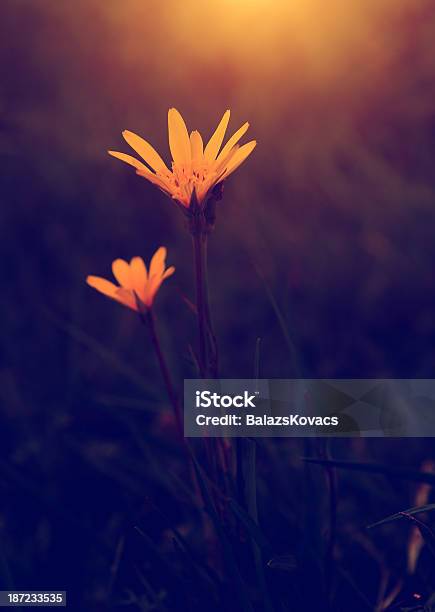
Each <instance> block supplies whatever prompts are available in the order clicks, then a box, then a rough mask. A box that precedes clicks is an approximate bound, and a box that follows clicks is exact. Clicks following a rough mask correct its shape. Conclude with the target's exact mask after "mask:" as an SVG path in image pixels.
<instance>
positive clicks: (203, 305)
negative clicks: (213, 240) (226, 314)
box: [193, 228, 209, 378]
mask: <svg viewBox="0 0 435 612" xmlns="http://www.w3.org/2000/svg"><path fill="white" fill-rule="evenodd" d="M206 242H207V235H206V234H205V233H204V232H203V231H201V229H199V228H196V231H195V232H194V233H193V252H194V258H195V284H196V309H197V316H198V331H199V369H200V374H201V376H202V378H207V375H208V369H209V368H208V342H207V311H208V305H207V298H206V289H205V280H206V276H205V248H206Z"/></svg>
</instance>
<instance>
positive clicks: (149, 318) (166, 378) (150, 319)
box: [145, 308, 183, 438]
mask: <svg viewBox="0 0 435 612" xmlns="http://www.w3.org/2000/svg"><path fill="white" fill-rule="evenodd" d="M145 320H146V322H147V324H148V329H149V332H150V336H151V342H152V345H153V348H154V351H155V353H156V357H157V361H158V362H159V367H160V371H161V373H162V378H163V382H164V383H165V387H166V391H167V394H168V397H169V400H170V402H171V404H172V408H173V410H174V416H175V421H176V424H177V429H178V432H179V434H180V436H181V437H182V438H183V423H182V419H181V408H180V403H179V401H178V396H177V393H176V392H175V389H174V385H173V384H172V380H171V375H170V373H169V368H168V365H167V363H166V359H165V356H164V354H163V351H162V347H161V344H160V340H159V336H158V334H157V329H156V321H155V317H154V313H153V311H152V310H151V308H148V310H147V312H146V315H145Z"/></svg>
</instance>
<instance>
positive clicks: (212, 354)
mask: <svg viewBox="0 0 435 612" xmlns="http://www.w3.org/2000/svg"><path fill="white" fill-rule="evenodd" d="M207 238H208V235H207V234H205V236H204V242H203V264H204V266H203V270H204V275H203V280H204V304H205V317H206V323H207V331H208V341H209V342H210V347H209V360H210V370H211V373H212V375H213V378H217V376H218V370H219V363H218V347H217V340H216V335H215V333H214V330H213V322H212V318H211V312H210V299H209V292H208V248H207V247H208V239H207Z"/></svg>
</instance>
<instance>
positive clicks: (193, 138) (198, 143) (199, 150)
mask: <svg viewBox="0 0 435 612" xmlns="http://www.w3.org/2000/svg"><path fill="white" fill-rule="evenodd" d="M190 148H191V150H192V162H194V163H195V162H196V163H197V164H200V163H202V158H203V154H204V144H203V142H202V137H201V134H200V133H199V132H198V131H197V130H194V131H193V132H192V133H191V134H190Z"/></svg>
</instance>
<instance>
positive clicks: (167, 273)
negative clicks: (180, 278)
mask: <svg viewBox="0 0 435 612" xmlns="http://www.w3.org/2000/svg"><path fill="white" fill-rule="evenodd" d="M174 272H175V267H174V266H169V268H167V269H166V270H165V273H164V274H163V276H162V281H163V280H165V278H169V277H170V276H172V275H173V274H174Z"/></svg>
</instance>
